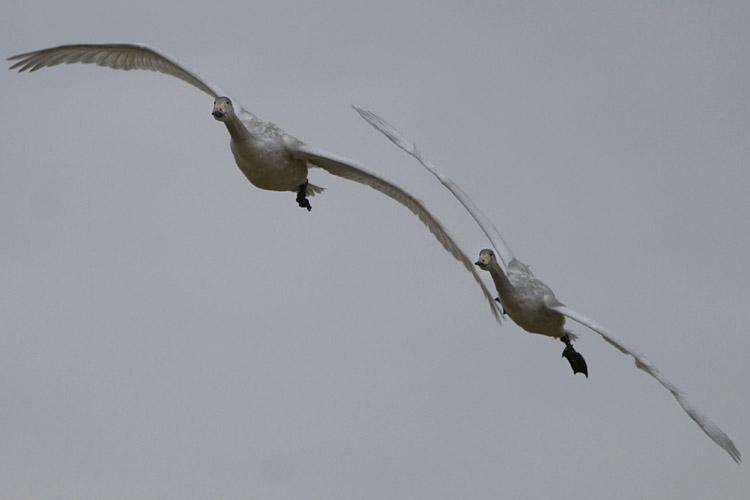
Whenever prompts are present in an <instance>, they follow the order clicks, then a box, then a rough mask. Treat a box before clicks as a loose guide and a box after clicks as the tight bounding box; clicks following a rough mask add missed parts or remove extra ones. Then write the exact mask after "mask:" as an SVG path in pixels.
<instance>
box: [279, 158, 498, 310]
mask: <svg viewBox="0 0 750 500" xmlns="http://www.w3.org/2000/svg"><path fill="white" fill-rule="evenodd" d="M293 155H294V156H295V157H297V158H302V159H305V160H307V162H308V165H309V166H311V167H318V168H322V169H323V170H325V171H326V172H328V173H329V174H331V175H335V176H337V177H342V178H344V179H348V180H350V181H354V182H358V183H360V184H364V185H365V186H369V187H371V188H373V189H375V190H376V191H379V192H381V193H383V194H384V195H386V196H388V197H390V198H392V199H394V200H396V201H397V202H399V203H400V204H402V205H404V206H405V207H406V208H408V209H409V210H411V212H412V213H413V214H414V215H416V216H417V217H418V218H419V220H421V221H422V223H423V224H424V225H425V226H427V229H429V230H430V232H431V233H432V234H433V235H434V236H435V238H436V239H437V240H438V241H439V242H440V244H441V245H442V246H443V248H445V249H446V250H447V251H448V253H450V254H451V255H452V256H453V257H454V258H455V259H456V260H458V261H459V262H461V263H462V264H463V265H464V267H465V268H466V269H467V270H469V271H470V272H471V274H472V275H473V276H474V279H475V280H476V282H477V284H479V286H480V287H481V289H482V293H483V294H484V296H485V298H486V299H487V301H488V303H489V305H490V308H491V309H492V314H493V315H494V316H495V319H496V320H497V322H498V323H500V322H501V319H500V312H499V310H498V305H497V302H495V300H494V299H493V297H492V294H491V293H490V291H489V290H488V289H487V287H486V286H485V285H484V282H483V281H482V279H481V278H480V277H479V274H478V273H477V272H476V269H475V268H474V265H473V264H472V262H471V260H470V259H469V258H468V257H467V256H466V255H465V254H464V253H463V251H461V249H460V248H459V247H458V245H457V244H456V242H455V241H454V240H453V238H452V237H451V235H450V234H449V233H448V231H447V230H446V229H445V228H444V227H443V225H442V224H441V223H440V221H438V220H437V219H436V218H435V217H433V216H432V214H431V213H430V212H428V211H427V209H426V208H425V207H424V205H423V204H422V202H420V201H419V200H417V199H416V198H414V196H412V195H410V194H409V193H407V192H406V191H404V190H403V189H401V188H399V187H398V186H395V185H394V184H391V183H390V182H388V181H386V180H384V179H382V178H380V177H378V176H377V175H375V174H374V173H372V172H370V171H368V170H367V169H366V168H365V167H363V166H362V165H359V164H358V163H357V162H355V161H353V160H350V159H348V158H344V157H341V156H337V155H333V154H331V153H328V152H326V151H322V150H320V149H317V148H313V147H312V146H308V145H306V144H299V145H297V146H296V148H295V151H294V152H293Z"/></svg>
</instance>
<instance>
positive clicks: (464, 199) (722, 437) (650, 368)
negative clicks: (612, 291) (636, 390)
mask: <svg viewBox="0 0 750 500" xmlns="http://www.w3.org/2000/svg"><path fill="white" fill-rule="evenodd" d="M354 109H355V110H356V111H357V112H358V113H359V114H360V115H361V116H362V118H364V119H365V120H366V121H367V122H368V123H369V124H370V125H372V126H373V127H374V128H375V129H377V130H378V131H380V132H381V133H382V134H383V135H385V136H386V137H387V138H388V139H390V140H391V142H393V143H394V144H395V145H396V146H398V147H399V148H401V149H403V150H404V151H406V152H407V153H409V154H410V155H411V156H413V157H414V158H416V159H417V160H418V161H419V163H421V164H422V165H423V166H424V167H425V168H426V169H427V170H429V171H430V172H431V173H432V174H433V175H435V176H436V177H437V178H438V179H439V180H440V182H442V183H443V184H444V185H445V187H447V188H448V189H449V190H450V191H451V193H453V195H454V196H455V197H456V198H458V201H460V202H461V204H462V205H463V206H464V207H465V208H466V210H468V211H469V213H470V214H471V216H472V217H473V218H474V220H475V221H476V222H477V224H479V226H480V227H481V228H482V231H484V234H486V235H487V237H488V238H489V239H490V242H491V243H492V246H493V247H494V248H495V251H496V252H497V253H498V254H499V255H500V257H501V258H502V260H503V262H504V263H505V265H506V269H507V267H508V264H510V263H511V262H512V261H513V260H514V259H515V257H514V256H513V253H512V252H511V251H510V248H509V247H508V245H507V244H506V243H505V240H503V238H502V236H500V233H499V232H498V230H497V228H495V226H494V225H493V224H492V223H491V222H490V221H489V220H488V219H487V217H485V215H484V214H483V213H482V212H481V211H480V210H479V209H478V208H477V206H476V205H475V204H474V203H473V202H472V201H471V199H470V198H469V196H468V195H467V194H466V193H464V192H463V191H462V190H461V189H460V188H459V187H458V186H456V184H454V183H453V181H451V180H450V179H448V178H447V177H446V176H445V175H443V174H442V173H440V172H438V171H437V170H436V169H435V167H434V166H433V165H432V164H431V163H430V162H429V161H427V160H426V159H425V158H424V157H423V156H422V153H421V152H419V150H417V148H416V146H415V145H414V143H412V142H410V141H408V140H407V139H406V138H405V137H404V136H403V135H401V134H400V133H399V132H398V131H397V130H396V129H395V128H393V126H391V125H390V124H389V123H388V122H386V121H385V120H383V119H382V118H380V117H379V116H377V115H375V114H374V113H372V112H370V111H366V110H363V109H360V108H357V107H356V106H354ZM516 262H518V260H517V259H516ZM550 308H551V309H553V310H555V311H557V312H559V313H560V314H562V315H564V316H566V317H568V318H570V319H572V320H574V321H577V322H578V323H580V324H582V325H584V326H586V327H587V328H590V329H591V330H593V331H595V332H596V333H598V334H599V335H601V337H602V338H603V339H604V340H606V341H607V342H609V343H610V344H611V345H613V346H614V347H616V348H617V349H618V350H619V351H620V352H622V353H623V354H627V355H628V356H632V357H633V359H635V365H636V366H637V367H638V368H640V369H641V370H643V371H645V372H646V373H648V374H649V375H651V376H652V377H654V378H655V379H656V380H658V381H659V383H660V384H661V385H663V386H664V387H665V388H666V389H667V390H668V391H669V392H671V393H672V395H673V396H674V397H675V399H676V400H677V402H678V403H679V404H680V406H681V407H682V409H683V410H685V413H687V414H688V416H689V417H690V418H692V419H693V421H695V423H696V424H698V427H700V428H701V429H702V430H703V432H705V433H706V435H707V436H708V437H710V438H711V439H712V440H713V442H714V443H716V444H717V445H719V446H720V447H721V448H723V449H724V450H725V451H726V452H727V453H729V455H730V456H731V457H732V459H734V461H735V462H737V463H739V462H740V461H741V455H740V452H739V450H737V447H735V446H734V443H733V442H732V440H731V439H730V438H729V436H727V434H726V433H725V432H724V431H722V430H721V429H720V428H719V427H718V426H717V425H716V424H714V423H713V422H712V421H711V420H709V418H708V417H706V416H705V415H704V414H703V413H701V412H700V411H699V410H698V409H697V408H695V407H694V406H693V405H692V404H691V403H690V402H689V401H688V400H687V399H686V398H685V396H684V394H683V392H682V391H680V390H679V389H678V388H677V387H675V386H674V385H673V384H672V383H671V382H670V381H669V380H667V379H666V378H664V376H663V375H662V374H661V372H660V371H659V370H658V369H657V368H656V366H654V365H653V363H651V362H650V361H649V360H648V358H646V357H645V356H644V355H643V354H641V353H639V352H638V351H636V350H635V349H632V348H630V347H628V346H626V345H625V344H623V343H622V342H620V340H619V339H617V337H615V335H614V334H612V332H610V331H609V330H608V329H606V328H605V327H603V326H602V325H600V324H599V323H597V322H596V321H594V320H592V319H590V318H588V317H586V316H584V315H582V314H579V313H577V312H575V311H573V310H572V309H570V308H568V307H566V306H564V305H562V304H560V305H553V306H551V307H550Z"/></svg>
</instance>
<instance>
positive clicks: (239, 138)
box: [224, 113, 248, 144]
mask: <svg viewBox="0 0 750 500" xmlns="http://www.w3.org/2000/svg"><path fill="white" fill-rule="evenodd" d="M224 125H226V126H227V130H228V131H229V135H230V136H231V138H232V142H235V143H237V144H241V143H242V142H244V141H246V140H247V139H248V132H247V128H246V127H245V125H244V124H243V123H242V121H240V119H239V118H238V117H237V115H236V114H234V113H232V116H231V118H229V119H228V120H225V121H224Z"/></svg>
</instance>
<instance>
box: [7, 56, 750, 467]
mask: <svg viewBox="0 0 750 500" xmlns="http://www.w3.org/2000/svg"><path fill="white" fill-rule="evenodd" d="M9 60H16V61H17V62H16V63H15V64H13V65H12V66H11V68H10V69H18V70H19V71H26V70H29V71H36V70H38V69H40V68H43V67H47V66H55V65H58V64H62V63H90V64H98V65H100V66H106V67H110V68H113V69H122V70H133V69H140V70H150V71H157V72H161V73H166V74H168V75H172V76H174V77H176V78H179V79H181V80H184V81H185V82H187V83H189V84H190V85H193V86H194V87H196V88H198V89H200V90H202V91H203V92H205V93H207V94H209V95H210V96H212V97H213V98H214V106H213V111H212V113H211V114H212V115H213V117H214V118H215V119H216V120H218V121H219V122H222V123H224V125H225V126H226V128H227V130H228V132H229V135H230V148H231V151H232V154H233V155H234V159H235V161H236V163H237V166H238V167H239V168H240V170H241V171H242V173H243V174H244V175H245V176H246V177H247V179H248V180H249V181H250V182H251V183H252V184H253V185H255V186H257V187H259V188H261V189H267V190H272V191H291V192H294V193H296V202H297V203H298V205H299V206H300V207H302V208H304V209H306V210H308V211H309V210H311V209H312V206H311V204H310V201H309V199H308V197H312V196H314V195H315V194H317V193H320V192H322V191H323V188H321V187H318V186H315V185H312V184H310V183H309V182H308V169H309V168H311V167H318V168H322V169H323V170H326V171H327V172H328V173H330V174H332V175H336V176H339V177H343V178H345V179H349V180H352V181H355V182H359V183H361V184H364V185H367V186H370V187H371V188H373V189H375V190H377V191H380V192H381V193H383V194H385V195H386V196H389V197H390V198H393V199H394V200H396V201H397V202H399V203H401V204H402V205H404V206H405V207H406V208H408V209H409V210H411V212H412V213H414V214H415V215H416V216H417V217H418V218H419V219H420V220H421V221H422V223H423V224H425V225H426V226H427V228H428V229H429V230H430V232H431V233H432V234H433V235H434V236H435V238H436V239H437V240H438V242H440V244H441V245H442V246H443V248H445V249H446V250H447V251H448V252H449V253H450V254H451V255H452V256H453V257H454V258H455V259H457V260H458V261H459V262H461V263H462V264H463V265H464V267H465V268H466V269H467V270H469V271H470V272H471V273H472V275H473V276H474V279H475V280H476V282H477V283H478V284H479V286H480V288H481V289H482V293H483V294H484V296H485V299H486V300H487V302H488V304H489V305H490V308H491V310H492V313H493V315H494V316H495V319H496V320H497V321H498V322H500V321H501V315H502V313H505V314H507V315H508V316H509V317H510V318H511V319H512V320H513V321H514V322H515V323H516V324H517V325H518V326H520V327H521V328H523V329H524V330H526V331H528V332H531V333H536V334H541V335H546V336H549V337H553V338H557V339H559V340H561V341H562V342H563V343H564V344H565V348H564V350H563V356H564V357H565V358H566V359H567V360H568V362H569V363H570V365H571V368H572V369H573V373H574V374H575V373H583V374H585V375H586V376H587V377H588V368H587V366H586V361H585V360H584V358H583V356H581V354H580V353H578V352H577V351H576V350H575V349H574V348H573V345H572V341H573V340H575V338H576V335H574V334H573V333H572V332H570V331H568V330H566V329H565V319H566V317H567V318H570V319H572V320H574V321H577V322H579V323H581V324H583V325H585V326H587V327H589V328H590V329H592V330H593V331H595V332H597V333H598V334H599V335H601V336H602V338H604V340H606V341H607V342H609V343H610V344H612V345H613V346H614V347H616V348H617V349H618V350H620V351H621V352H622V353H624V354H627V355H629V356H632V357H633V358H634V359H635V364H636V366H637V367H638V368H640V369H641V370H643V371H645V372H646V373H648V374H649V375H651V376H652V377H654V378H655V379H656V380H657V381H659V383H661V384H662V385H663V386H664V387H665V388H666V389H667V390H669V391H670V392H671V393H672V395H673V396H674V397H675V399H676V400H677V402H678V403H679V404H680V406H682V408H683V410H685V412H686V413H687V414H688V415H689V416H690V418H692V419H693V420H694V421H695V422H696V423H697V424H698V426H699V427H700V428H701V429H702V430H703V431H704V432H705V433H706V434H707V435H708V436H709V437H710V438H711V439H712V440H713V441H714V442H715V443H716V444H717V445H719V446H720V447H721V448H723V449H724V450H725V451H726V452H727V453H729V455H730V456H731V457H732V459H734V460H735V461H736V462H737V463H739V462H740V460H741V455H740V452H739V451H738V450H737V448H736V447H735V446H734V443H732V440H731V439H730V438H729V436H727V435H726V434H725V433H724V432H723V431H722V430H721V429H720V428H719V427H718V426H716V424H714V423H713V422H711V420H709V419H708V418H707V417H706V416H705V415H703V414H702V413H701V412H700V411H699V410H697V409H696V408H695V407H693V406H692V405H691V404H690V402H689V401H688V400H687V399H686V398H685V397H684V395H683V393H682V392H681V391H680V390H679V389H677V388H676V387H675V386H674V385H673V384H672V383H671V382H669V381H668V380H667V379H666V378H664V377H663V376H662V375H661V372H659V370H658V369H657V368H656V367H655V366H654V365H653V364H652V363H651V362H650V361H649V360H648V359H647V358H646V357H645V356H643V355H642V354H640V353H639V352H638V351H636V350H634V349H632V348H630V347H628V346H626V345H625V344H623V343H622V342H621V341H620V340H618V339H617V338H616V337H615V336H614V335H613V334H612V333H611V332H610V331H609V330H607V329H606V328H605V327H603V326H602V325H600V324H598V323H597V322H595V321H594V320H592V319H590V318H588V317H586V316H584V315H582V314H579V313H577V312H575V311H573V310H572V309H570V308H568V307H566V306H565V305H563V304H562V303H561V302H560V301H559V300H558V299H557V298H556V297H555V295H554V293H553V292H552V290H551V289H550V288H549V287H548V286H547V285H545V284H544V283H543V282H542V281H540V280H538V279H537V278H535V277H534V275H533V274H532V273H531V271H530V270H529V267H528V266H527V265H526V264H524V263H523V262H521V261H520V260H518V259H516V258H515V256H514V255H513V253H512V252H511V250H510V248H509V247H508V245H507V244H506V243H505V241H504V240H503V238H502V236H500V233H499V232H498V231H497V229H496V228H495V226H494V225H493V224H492V223H491V222H490V221H489V220H488V219H487V217H486V216H484V214H483V213H482V212H481V211H480V210H479V209H478V208H477V207H476V205H475V204H474V203H473V202H472V201H471V199H470V198H469V197H468V196H467V195H466V193H464V192H463V191H462V190H461V189H460V188H459V187H458V186H457V185H456V184H455V183H453V182H452V181H451V180H450V179H449V178H447V177H446V176H445V175H443V174H441V173H440V172H438V171H437V169H435V167H434V166H433V165H432V164H431V163H430V162H429V161H427V160H426V159H425V158H424V157H423V156H422V154H421V153H420V152H419V151H418V150H417V149H416V147H415V146H414V145H413V143H410V142H409V141H407V140H406V139H405V138H404V137H403V136H402V135H401V134H400V133H399V132H398V131H396V130H395V129H394V128H393V127H392V126H391V125H390V124H388V123H387V122H386V121H385V120H383V119H382V118H380V117H378V116H377V115H375V114H373V113H371V112H369V111H366V110H363V109H359V108H356V107H355V109H356V110H357V112H358V113H359V114H360V115H361V116H362V118H364V119H365V120H366V121H367V122H368V123H370V125H372V126H373V127H375V128H376V129H377V130H379V131H380V132H381V133H383V134H384V135H385V136H386V137H387V138H388V139H390V140H391V141H392V142H393V143H394V144H396V145H397V146H398V147H400V148H401V149H403V150H404V151H406V152H407V153H409V154H410V155H412V156H413V157H415V158H416V159H417V160H418V161H419V162H420V163H421V164H422V165H423V166H424V167H425V168H426V169H427V170H429V171H430V172H431V173H432V174H433V175H435V176H436V177H437V178H438V179H439V180H440V182H442V183H443V184H444V185H445V186H446V187H447V188H448V189H449V190H450V191H451V192H452V193H453V194H454V195H455V196H456V198H457V199H458V200H459V201H460V202H461V204H462V205H463V206H464V207H465V208H466V209H467V210H468V212H469V213H470V214H471V216H472V217H473V218H474V219H475V221H476V222H477V223H478V224H479V226H480V227H481V228H482V230H483V231H484V233H485V234H486V235H487V237H488V239H489V240H490V242H491V243H492V246H493V247H494V250H495V251H493V250H490V249H485V250H482V251H481V252H480V254H479V260H478V261H477V262H476V263H475V264H476V266H478V267H479V268H480V269H482V270H485V271H488V272H489V273H490V275H491V276H492V280H493V281H494V283H495V287H496V288H497V292H498V295H499V297H498V298H497V299H493V296H492V294H491V293H490V292H489V290H487V288H486V287H485V285H484V283H483V282H482V280H481V279H480V277H479V275H478V273H477V272H476V269H475V268H474V265H472V262H471V260H469V258H468V257H467V256H466V255H465V254H464V253H463V252H462V251H461V249H460V248H459V246H458V245H457V244H456V242H455V241H454V240H453V239H452V238H451V236H450V235H449V234H448V232H447V231H446V230H445V228H444V227H443V225H442V224H441V223H440V221H438V220H437V219H436V218H435V217H434V216H433V215H432V214H430V212H429V211H428V210H427V209H426V208H425V207H424V205H422V203H421V202H420V201H418V200H417V199H416V198H414V197H413V196H412V195H411V194H409V193H407V192H406V191H404V190H403V189H401V188H399V187H398V186H396V185H394V184H392V183H391V182H389V181H386V180H385V179H383V178H381V177H379V176H377V175H376V174H374V173H372V172H370V171H368V170H367V169H366V168H365V167H363V166H361V165H359V164H358V163H356V162H354V161H352V160H349V159H347V158H343V157H340V156H336V155H333V154H330V153H327V152H325V151H321V150H319V149H316V148H313V147H311V146H308V145H307V144H304V143H303V142H302V141H300V140H298V139H296V138H294V137H292V136H290V135H288V134H287V133H285V132H284V131H283V130H281V129H280V128H278V127H277V126H276V125H274V124H272V123H269V122H264V121H262V120H260V119H259V118H257V117H256V116H255V115H253V114H252V113H250V112H248V111H246V110H245V109H243V108H242V107H241V106H239V105H238V104H237V103H236V102H233V101H232V99H230V98H229V97H227V94H226V93H225V92H224V91H223V90H221V88H220V87H219V86H217V85H216V84H214V83H212V82H211V81H209V80H206V79H204V78H202V77H200V76H199V75H198V74H197V73H195V72H193V71H191V70H189V69H187V68H186V67H185V66H184V65H183V64H180V63H179V62H177V61H176V60H175V59H174V58H172V57H169V56H167V55H165V54H164V53H162V52H160V51H158V50H156V49H154V48H151V47H148V46H146V45H141V44H96V45H94V44H77V45H63V46H59V47H52V48H48V49H43V50H38V51H33V52H27V53H24V54H19V55H17V56H13V57H10V58H9ZM496 253H497V255H499V257H500V259H501V260H502V263H503V266H504V267H505V269H503V267H501V265H500V263H499V261H498V259H497V256H496ZM498 302H499V303H500V304H502V311H501V310H500V309H499V305H498Z"/></svg>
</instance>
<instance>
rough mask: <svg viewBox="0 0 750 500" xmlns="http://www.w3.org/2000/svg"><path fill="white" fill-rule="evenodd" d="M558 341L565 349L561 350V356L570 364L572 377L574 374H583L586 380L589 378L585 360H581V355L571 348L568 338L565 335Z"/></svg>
mask: <svg viewBox="0 0 750 500" xmlns="http://www.w3.org/2000/svg"><path fill="white" fill-rule="evenodd" d="M560 340H562V341H563V342H564V343H565V349H563V352H562V355H563V357H564V358H565V359H567V360H568V363H570V367H571V368H572V369H573V375H575V374H576V373H583V374H584V375H586V378H589V369H588V367H587V366H586V360H585V359H583V356H581V353H579V352H578V351H576V350H575V349H574V348H573V344H571V343H570V337H569V336H568V335H565V336H564V337H562V338H561V339H560Z"/></svg>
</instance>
